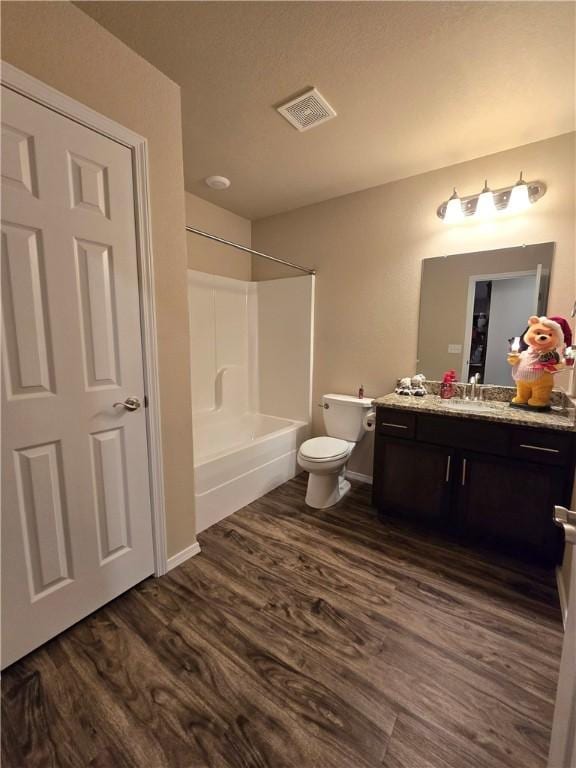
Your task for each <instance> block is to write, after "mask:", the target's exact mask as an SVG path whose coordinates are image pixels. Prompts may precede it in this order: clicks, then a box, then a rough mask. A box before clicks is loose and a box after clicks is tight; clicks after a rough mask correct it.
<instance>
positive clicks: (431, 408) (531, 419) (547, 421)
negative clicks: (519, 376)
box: [373, 393, 576, 431]
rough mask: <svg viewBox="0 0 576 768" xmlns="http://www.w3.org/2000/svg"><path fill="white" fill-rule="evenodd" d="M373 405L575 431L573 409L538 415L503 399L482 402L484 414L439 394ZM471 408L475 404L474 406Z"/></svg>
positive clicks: (387, 397)
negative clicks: (454, 403) (513, 406)
mask: <svg viewBox="0 0 576 768" xmlns="http://www.w3.org/2000/svg"><path fill="white" fill-rule="evenodd" d="M373 402H374V405H376V406H382V407H386V408H397V409H399V410H405V411H414V412H416V413H418V412H420V413H434V414H439V415H442V416H448V417H451V416H452V417H454V416H455V417H457V418H460V419H478V420H480V421H500V422H504V423H507V424H516V425H518V426H523V427H540V428H541V429H558V430H564V431H574V430H576V425H575V415H576V411H575V410H574V408H567V407H553V408H552V410H551V411H548V412H545V413H538V412H537V411H529V410H525V409H523V408H511V407H510V404H509V403H508V402H503V401H501V400H486V401H483V402H482V405H481V406H480V408H482V409H483V410H482V411H478V412H475V411H473V410H472V411H467V410H459V409H457V408H456V407H454V406H450V405H449V403H451V402H456V403H458V402H463V401H462V400H458V399H457V398H453V399H451V400H443V399H442V398H441V397H439V396H438V395H433V394H429V395H425V396H424V397H414V396H407V395H397V394H395V393H391V394H389V395H384V396H383V397H377V398H376V399H375V400H374V401H373ZM471 405H472V404H471Z"/></svg>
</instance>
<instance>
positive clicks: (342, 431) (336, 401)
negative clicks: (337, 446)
mask: <svg viewBox="0 0 576 768" xmlns="http://www.w3.org/2000/svg"><path fill="white" fill-rule="evenodd" d="M322 405H323V406H324V410H323V411H322V413H323V415H324V426H325V427H326V433H327V434H328V435H329V436H330V437H339V438H340V439H341V440H350V441H351V442H354V443H357V442H358V441H359V440H360V439H361V438H362V436H363V435H364V434H365V432H366V428H365V426H364V416H365V415H366V414H367V413H368V411H369V410H370V408H371V407H372V398H370V397H362V398H360V397H353V396H352V395H323V397H322Z"/></svg>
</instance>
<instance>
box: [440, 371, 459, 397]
mask: <svg viewBox="0 0 576 768" xmlns="http://www.w3.org/2000/svg"><path fill="white" fill-rule="evenodd" d="M455 382H456V371H455V370H450V371H446V373H445V374H444V376H443V377H442V382H441V384H440V397H441V398H442V399H443V400H449V399H450V398H451V397H454V395H455V393H456V384H455Z"/></svg>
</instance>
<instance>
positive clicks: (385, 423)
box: [380, 421, 408, 429]
mask: <svg viewBox="0 0 576 768" xmlns="http://www.w3.org/2000/svg"><path fill="white" fill-rule="evenodd" d="M380 426H381V427H395V428H396V429H408V427H407V426H406V425H405V424H392V422H390V421H381V422H380Z"/></svg>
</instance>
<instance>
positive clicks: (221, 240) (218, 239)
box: [186, 226, 316, 275]
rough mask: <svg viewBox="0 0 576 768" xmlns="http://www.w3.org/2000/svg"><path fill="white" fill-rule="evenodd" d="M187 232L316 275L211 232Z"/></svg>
mask: <svg viewBox="0 0 576 768" xmlns="http://www.w3.org/2000/svg"><path fill="white" fill-rule="evenodd" d="M186 232H192V233H193V234H194V235H201V236H202V237H207V238H208V239H209V240H216V242H217V243H222V244H223V245H230V246H231V247H232V248H238V250H239V251H245V252H246V253H252V254H254V256H261V257H262V258H263V259H268V260H269V261H275V262H277V263H278V264H284V265H286V266H287V267H292V268H293V269H299V270H300V272H306V274H307V275H315V274H316V270H315V269H308V267H301V266H300V265H299V264H292V262H291V261H284V259H277V258H276V256H269V255H268V254H267V253H262V252H261V251H254V250H253V249H252V248H248V247H246V246H245V245H240V244H239V243H233V242H232V241H231V240H224V238H223V237H218V236H217V235H211V234H210V233H209V232H203V231H202V230H201V229H196V228H195V227H188V226H187V227H186Z"/></svg>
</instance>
